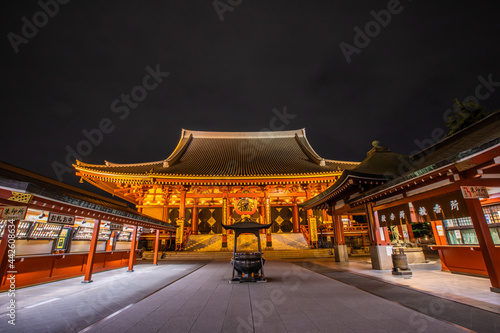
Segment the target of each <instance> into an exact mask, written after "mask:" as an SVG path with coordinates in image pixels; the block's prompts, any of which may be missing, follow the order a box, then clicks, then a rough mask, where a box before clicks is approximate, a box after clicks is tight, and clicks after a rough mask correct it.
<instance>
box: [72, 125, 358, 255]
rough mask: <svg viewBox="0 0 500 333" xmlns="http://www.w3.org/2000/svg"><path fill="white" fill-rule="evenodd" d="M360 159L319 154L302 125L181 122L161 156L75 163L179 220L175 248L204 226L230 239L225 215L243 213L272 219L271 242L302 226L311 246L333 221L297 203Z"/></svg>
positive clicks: (143, 208) (88, 177)
mask: <svg viewBox="0 0 500 333" xmlns="http://www.w3.org/2000/svg"><path fill="white" fill-rule="evenodd" d="M358 164H359V163H357V162H347V161H336V160H329V159H325V158H322V157H320V156H319V155H318V154H317V153H316V152H315V151H314V150H313V148H312V147H311V145H310V144H309V142H308V140H307V138H306V135H305V130H303V129H301V130H292V131H274V132H201V131H191V130H182V133H181V138H180V141H179V143H178V145H177V147H176V148H175V150H174V151H173V152H172V154H171V155H170V156H169V157H168V158H166V159H164V160H160V161H156V162H147V163H134V164H117V163H111V162H107V161H106V162H105V164H103V165H94V164H87V163H84V162H82V161H77V164H76V165H75V168H76V171H77V175H78V176H79V177H81V179H82V180H84V181H87V182H89V183H90V184H92V185H95V186H96V187H99V188H101V189H103V190H105V191H107V192H109V193H111V194H113V195H115V196H117V197H120V198H122V199H125V200H127V201H128V202H131V203H133V204H134V205H136V207H137V208H138V210H139V211H140V212H141V213H143V214H146V215H149V216H151V217H154V218H156V219H159V220H163V221H165V222H171V223H174V224H175V223H177V225H179V228H178V229H177V233H176V234H177V239H176V243H177V245H178V246H177V247H178V248H182V247H183V246H184V245H185V244H186V241H187V239H188V238H189V236H190V235H200V234H206V235H214V236H213V237H215V238H217V237H218V238H219V239H220V245H219V247H218V248H219V249H220V248H225V247H227V243H228V237H227V234H226V230H225V229H224V228H222V226H221V223H222V224H226V223H227V224H231V223H235V222H238V221H240V220H241V219H242V217H249V218H250V219H252V220H254V221H258V222H260V223H268V221H269V222H270V221H272V222H274V224H273V226H272V228H271V229H270V230H269V231H268V234H267V237H266V240H267V243H266V245H267V247H272V241H273V235H276V234H284V233H289V234H293V233H303V234H304V235H305V236H306V237H305V238H306V240H307V241H308V243H309V244H308V245H313V246H314V245H315V244H314V243H315V241H316V240H317V235H316V230H317V225H321V224H323V223H328V222H330V223H331V216H328V214H327V212H326V211H322V210H314V211H313V210H309V211H305V210H303V209H302V208H300V207H299V204H300V203H302V202H304V201H306V200H308V199H310V198H312V197H314V196H315V195H317V194H318V193H320V192H322V191H324V190H325V189H326V188H328V187H329V186H331V185H332V184H333V183H334V182H335V181H336V180H337V179H338V178H339V176H340V175H341V174H342V172H343V171H344V170H348V169H352V168H354V167H356V166H357V165H358ZM311 224H312V225H311ZM309 230H312V232H311V233H309Z"/></svg>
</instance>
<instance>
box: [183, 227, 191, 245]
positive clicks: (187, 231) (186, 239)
mask: <svg viewBox="0 0 500 333" xmlns="http://www.w3.org/2000/svg"><path fill="white" fill-rule="evenodd" d="M192 233H193V230H192V229H191V227H187V228H184V239H183V241H182V248H184V247H185V246H186V243H187V241H188V239H189V236H191V235H192Z"/></svg>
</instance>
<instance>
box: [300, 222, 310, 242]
mask: <svg viewBox="0 0 500 333" xmlns="http://www.w3.org/2000/svg"><path fill="white" fill-rule="evenodd" d="M300 231H301V232H302V235H304V238H305V239H306V242H307V244H311V235H310V234H309V226H307V225H302V226H300Z"/></svg>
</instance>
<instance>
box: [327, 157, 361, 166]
mask: <svg viewBox="0 0 500 333" xmlns="http://www.w3.org/2000/svg"><path fill="white" fill-rule="evenodd" d="M325 162H327V163H344V164H356V165H358V164H360V163H361V162H354V161H341V160H330V159H328V158H325Z"/></svg>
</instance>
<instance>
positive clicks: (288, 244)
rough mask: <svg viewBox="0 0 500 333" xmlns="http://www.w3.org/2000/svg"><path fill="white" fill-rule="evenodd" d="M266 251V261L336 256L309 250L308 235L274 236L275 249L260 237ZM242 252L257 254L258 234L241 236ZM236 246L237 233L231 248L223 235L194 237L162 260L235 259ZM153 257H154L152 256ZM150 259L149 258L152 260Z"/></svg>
mask: <svg viewBox="0 0 500 333" xmlns="http://www.w3.org/2000/svg"><path fill="white" fill-rule="evenodd" d="M260 241H261V246H262V252H263V253H264V257H265V258H266V259H295V258H297V259H299V258H327V257H330V258H331V257H333V255H332V252H331V250H329V249H311V248H309V246H308V244H307V242H306V240H305V239H304V236H303V235H302V234H299V233H297V234H295V233H275V234H272V241H273V246H272V248H271V249H268V248H266V235H265V234H261V235H260ZM237 245H238V247H237V250H238V252H239V251H249V252H250V251H257V241H256V238H255V236H254V235H251V234H244V235H241V236H240V237H238V244H237ZM233 246H234V234H231V235H228V236H227V249H222V235H221V234H202V235H191V236H190V237H189V239H188V240H187V242H186V245H185V247H184V250H183V251H175V252H170V251H169V252H165V253H164V254H163V255H162V256H161V258H162V259H165V260H212V259H227V260H229V259H231V257H232V254H233ZM147 257H149V255H148V256H147ZM151 258H152V257H151ZM148 259H149V258H148Z"/></svg>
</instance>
